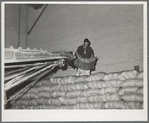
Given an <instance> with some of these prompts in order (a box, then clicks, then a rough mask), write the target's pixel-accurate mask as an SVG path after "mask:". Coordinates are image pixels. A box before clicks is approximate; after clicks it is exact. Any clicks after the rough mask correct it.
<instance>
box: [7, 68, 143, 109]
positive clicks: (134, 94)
mask: <svg viewBox="0 0 149 123" xmlns="http://www.w3.org/2000/svg"><path fill="white" fill-rule="evenodd" d="M22 93H23V92H22ZM20 95H21V94H20ZM20 95H18V96H17V97H15V98H13V100H11V101H10V105H11V109H143V72H139V73H138V72H137V71H122V72H117V73H101V72H100V73H95V74H92V75H90V76H66V77H53V78H45V79H42V80H41V81H39V82H38V83H37V84H36V85H35V86H34V87H33V88H32V89H30V90H29V91H28V92H27V93H25V94H24V95H23V96H22V97H21V98H20V99H19V100H17V98H18V97H19V96H20Z"/></svg>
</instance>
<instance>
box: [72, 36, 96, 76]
mask: <svg viewBox="0 0 149 123" xmlns="http://www.w3.org/2000/svg"><path fill="white" fill-rule="evenodd" d="M90 44H91V43H90V41H89V40H88V39H87V38H86V39H84V44H83V45H81V46H79V47H78V49H77V51H76V57H77V59H76V60H75V61H74V65H75V66H76V67H77V72H76V75H77V76H82V75H90V73H91V70H92V69H94V66H95V60H96V59H97V58H95V57H94V51H93V49H92V48H91V47H90ZM88 61H89V62H88Z"/></svg>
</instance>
